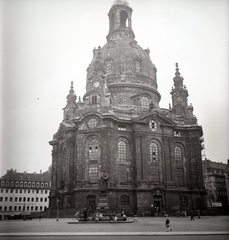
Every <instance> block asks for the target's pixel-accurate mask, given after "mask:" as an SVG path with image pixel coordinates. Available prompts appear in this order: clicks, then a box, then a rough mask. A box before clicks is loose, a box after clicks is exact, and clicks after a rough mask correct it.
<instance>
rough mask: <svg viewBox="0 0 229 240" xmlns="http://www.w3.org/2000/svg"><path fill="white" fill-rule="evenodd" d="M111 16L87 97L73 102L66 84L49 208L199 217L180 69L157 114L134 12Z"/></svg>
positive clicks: (196, 139) (196, 141)
mask: <svg viewBox="0 0 229 240" xmlns="http://www.w3.org/2000/svg"><path fill="white" fill-rule="evenodd" d="M108 16H109V33H108V35H107V42H106V44H105V45H104V46H103V47H98V48H97V49H94V50H93V58H92V61H91V63H90V64H89V66H88V69H87V79H86V93H85V95H84V96H83V99H80V98H78V99H77V97H76V95H75V93H74V89H73V83H71V87H70V91H69V94H68V96H67V105H66V107H65V108H64V109H63V112H64V114H63V115H64V119H63V121H62V123H61V124H60V127H59V129H58V131H57V133H55V134H54V136H53V139H52V140H51V141H50V142H49V143H50V145H52V148H53V149H52V175H51V192H50V196H49V198H50V201H49V203H50V206H49V209H50V210H51V211H55V209H57V208H59V209H60V210H61V211H62V212H67V211H69V210H70V209H72V210H73V209H79V208H80V207H82V206H86V207H90V208H92V209H96V208H98V206H104V207H105V208H109V209H110V210H117V209H123V210H125V211H126V213H127V214H136V213H138V214H143V213H148V214H149V215H155V214H160V213H162V212H163V211H166V212H168V213H173V212H176V211H178V210H186V211H189V210H190V211H191V210H196V209H200V210H203V209H204V207H205V191H204V183H203V172H202V158H201V150H202V148H201V141H202V139H203V138H202V135H203V132H202V127H201V126H200V125H198V123H197V118H196V117H195V116H194V115H193V107H192V105H190V104H188V90H187V89H186V87H185V86H184V85H183V81H184V79H183V77H182V76H181V74H180V71H179V68H178V64H176V68H175V76H171V79H172V78H173V82H172V81H171V85H172V84H173V85H174V86H173V87H172V90H171V93H170V94H171V98H172V105H171V106H169V108H168V109H164V108H160V106H159V102H160V98H161V96H160V93H159V92H158V91H157V87H158V85H157V75H156V74H157V69H156V67H155V65H154V64H153V63H152V61H151V59H150V51H149V49H146V50H143V49H142V48H141V47H140V46H139V45H138V43H137V41H136V40H135V35H134V32H133V29H132V9H131V7H130V6H129V4H128V2H127V1H124V0H116V1H115V2H114V3H113V5H112V7H111V9H110V11H109V13H108ZM104 173H105V174H106V179H104V178H103V175H104Z"/></svg>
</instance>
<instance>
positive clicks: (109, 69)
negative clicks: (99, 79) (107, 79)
mask: <svg viewBox="0 0 229 240" xmlns="http://www.w3.org/2000/svg"><path fill="white" fill-rule="evenodd" d="M112 63H113V61H112V60H111V59H109V60H108V61H107V62H106V73H107V74H111V73H112Z"/></svg>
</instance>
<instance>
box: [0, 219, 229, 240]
mask: <svg viewBox="0 0 229 240" xmlns="http://www.w3.org/2000/svg"><path fill="white" fill-rule="evenodd" d="M69 221H72V220H71V219H66V218H65V219H59V221H58V222H56V219H41V221H39V220H38V219H33V220H31V221H22V220H4V221H0V239H1V238H2V239H63V238H64V239H73V237H74V239H76V237H77V239H100V240H103V239H104V240H105V239H108V240H113V239H117V238H118V239H119V240H122V239H125V240H128V239H144V240H147V239H152V236H153V238H154V239H155V240H157V239H158V240H161V239H165V238H166V239H169V240H173V239H174V240H175V239H177V240H182V239H185V240H189V239H190V240H192V239H200V240H204V239H208V240H211V239H212V240H213V239H217V240H221V239H222V240H226V239H228V238H229V216H215V217H209V216H206V217H201V219H196V220H195V221H190V218H189V217H186V218H182V217H180V218H177V217H170V222H171V227H172V229H173V231H172V232H169V233H167V232H166V230H165V218H162V217H158V218H156V217H154V218H152V217H151V218H150V217H146V218H138V222H133V223H125V224H122V223H117V224H115V223H109V222H107V223H84V222H82V223H81V222H80V223H77V224H68V222H69Z"/></svg>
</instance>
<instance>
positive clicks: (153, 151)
mask: <svg viewBox="0 0 229 240" xmlns="http://www.w3.org/2000/svg"><path fill="white" fill-rule="evenodd" d="M150 162H152V163H158V147H157V144H156V143H150Z"/></svg>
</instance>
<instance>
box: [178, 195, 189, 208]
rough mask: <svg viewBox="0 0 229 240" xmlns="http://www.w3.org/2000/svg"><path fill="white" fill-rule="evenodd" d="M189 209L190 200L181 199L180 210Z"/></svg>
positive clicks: (184, 197) (183, 197) (182, 197)
mask: <svg viewBox="0 0 229 240" xmlns="http://www.w3.org/2000/svg"><path fill="white" fill-rule="evenodd" d="M187 207H188V198H187V197H186V196H181V197H180V208H181V209H185V208H187Z"/></svg>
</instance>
